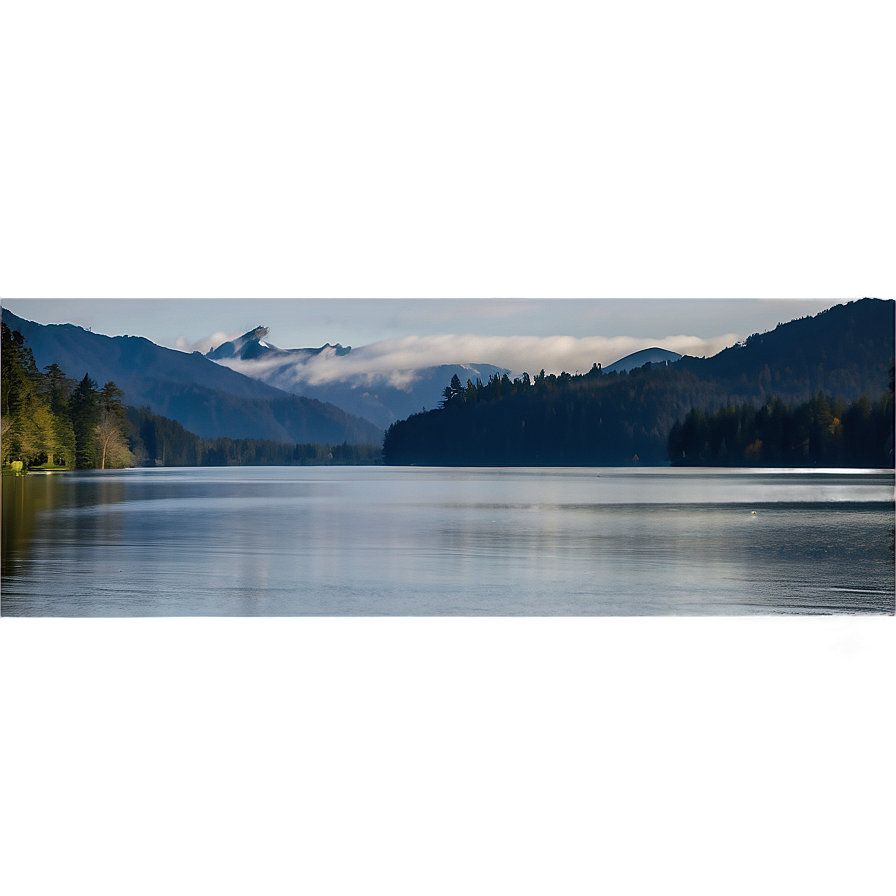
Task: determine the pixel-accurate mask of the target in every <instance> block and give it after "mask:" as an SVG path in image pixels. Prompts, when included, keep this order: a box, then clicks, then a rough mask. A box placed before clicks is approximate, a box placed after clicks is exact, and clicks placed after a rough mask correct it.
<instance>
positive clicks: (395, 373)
mask: <svg viewBox="0 0 896 896" xmlns="http://www.w3.org/2000/svg"><path fill="white" fill-rule="evenodd" d="M221 335H223V334H215V336H214V337H210V339H209V340H204V342H208V343H209V345H211V343H212V342H214V340H215V338H216V337H219V336H221ZM228 338H232V337H228ZM739 338H740V337H739V336H738V335H737V334H734V333H726V334H724V335H721V336H716V337H713V338H710V339H703V338H700V337H698V336H686V335H680V336H660V337H648V338H643V337H634V336H612V337H603V336H585V337H576V336H473V335H443V336H406V337H401V338H396V339H385V340H383V341H381V342H373V343H370V344H369V345H362V346H359V347H358V348H353V349H352V351H351V353H350V354H348V355H342V356H338V355H336V354H335V352H327V351H325V352H322V353H321V354H319V355H316V356H313V357H311V358H308V359H303V358H301V357H300V358H296V359H292V358H287V359H284V358H283V357H280V358H272V359H268V360H259V361H240V360H234V359H232V360H228V361H226V362H225V363H226V366H227V367H230V368H231V369H233V370H237V371H239V372H240V373H246V374H248V375H250V376H252V375H254V376H258V375H259V374H264V375H266V376H267V375H272V374H276V375H277V378H278V380H279V382H280V383H281V384H283V385H287V384H290V385H295V384H299V383H309V384H311V385H320V384H323V383H328V382H332V381H335V380H350V381H353V382H355V383H357V384H358V385H364V384H371V385H372V384H373V383H375V382H378V381H379V382H382V381H384V380H385V381H386V382H388V383H389V384H390V385H392V386H396V387H397V388H407V387H408V385H409V384H410V383H411V382H413V381H414V379H415V374H414V371H415V370H417V369H419V368H422V367H433V366H436V365H439V364H493V365H496V366H498V367H506V368H508V369H509V370H510V371H512V373H513V374H514V375H517V374H520V373H522V372H523V371H528V372H529V373H530V374H532V375H534V374H537V373H538V372H539V371H540V370H541V369H542V368H544V370H545V371H546V372H547V373H557V374H559V373H561V372H563V371H564V370H565V371H567V372H569V373H575V372H576V371H579V372H580V373H584V372H585V371H587V370H589V369H590V368H591V365H592V364H594V363H599V364H601V365H603V366H607V365H609V364H612V363H613V362H614V361H618V360H619V359H620V358H623V357H625V356H626V355H630V354H631V353H632V352H636V351H639V350H641V349H645V348H653V347H657V348H665V349H668V350H670V351H674V352H679V353H680V354H683V355H684V354H687V355H696V356H698V357H700V356H704V355H705V356H710V355H714V354H716V353H717V352H719V351H721V350H722V349H723V348H726V347H727V346H729V345H733V344H734V343H735V342H737V341H738V339H739ZM224 341H226V339H220V338H219V339H218V342H217V343H215V344H216V345H217V344H220V342H224ZM197 344H198V343H197Z"/></svg>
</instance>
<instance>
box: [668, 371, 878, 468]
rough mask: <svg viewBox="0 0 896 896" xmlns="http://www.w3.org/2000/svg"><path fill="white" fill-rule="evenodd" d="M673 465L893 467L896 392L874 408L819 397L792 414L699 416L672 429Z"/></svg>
mask: <svg viewBox="0 0 896 896" xmlns="http://www.w3.org/2000/svg"><path fill="white" fill-rule="evenodd" d="M891 370H892V368H891ZM669 458H670V460H671V461H672V463H673V465H675V466H703V465H705V466H725V467H736V466H749V467H761V466H766V467H767V466H773V467H804V466H810V467H816V466H817V467H892V466H893V390H892V385H891V389H890V391H889V392H888V393H887V394H886V395H884V396H883V397H881V398H880V399H879V400H878V401H876V402H874V403H872V402H871V401H869V400H868V399H867V398H861V399H859V400H858V401H855V402H852V403H849V404H847V402H845V401H844V400H843V399H836V398H835V399H831V398H829V397H828V396H825V395H818V396H816V397H815V398H813V399H810V400H809V401H807V402H803V403H802V404H798V405H790V406H788V405H786V404H785V403H784V402H782V401H780V400H779V399H777V398H772V399H770V400H769V401H768V402H767V403H766V404H765V405H763V406H762V407H760V408H757V407H755V406H754V405H751V404H744V405H739V406H738V405H728V406H726V407H724V408H720V409H719V410H718V411H716V412H715V413H704V412H703V411H701V410H700V409H699V408H693V409H692V410H691V411H690V412H689V413H688V414H687V416H686V417H685V418H684V420H683V421H680V422H677V423H676V424H675V425H674V426H673V427H672V432H671V433H670V434H669Z"/></svg>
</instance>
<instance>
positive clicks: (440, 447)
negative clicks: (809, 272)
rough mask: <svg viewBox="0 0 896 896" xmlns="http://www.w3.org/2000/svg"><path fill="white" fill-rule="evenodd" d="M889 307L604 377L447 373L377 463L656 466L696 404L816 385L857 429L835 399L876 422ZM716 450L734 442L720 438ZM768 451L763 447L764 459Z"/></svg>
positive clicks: (852, 307) (736, 401) (761, 400)
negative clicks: (434, 398)
mask: <svg viewBox="0 0 896 896" xmlns="http://www.w3.org/2000/svg"><path fill="white" fill-rule="evenodd" d="M893 309H894V304H893V302H882V301H879V300H876V299H864V300H862V301H860V302H853V303H851V304H848V305H839V306H836V307H835V308H832V309H829V310H828V311H826V312H823V313H822V314H819V315H816V316H815V317H812V318H803V319H801V320H798V321H792V322H790V323H789V324H782V325H780V326H779V327H778V328H777V329H776V330H774V331H772V332H770V333H765V334H761V335H759V334H757V335H754V336H752V337H750V338H749V339H747V340H745V341H744V343H743V344H741V345H739V346H735V347H732V348H730V349H726V350H725V351H723V352H720V353H719V354H718V355H716V356H714V357H712V358H689V357H685V358H683V359H681V360H680V361H678V362H676V363H674V364H661V365H660V364H656V365H651V364H646V365H644V366H643V367H641V368H638V369H636V370H632V371H630V372H628V373H617V372H612V373H604V372H603V371H602V370H601V368H600V367H599V366H598V365H597V364H595V365H594V366H593V367H592V368H591V370H590V371H589V372H588V373H586V374H583V375H575V376H573V375H571V374H568V373H562V374H560V375H559V376H555V375H553V374H551V375H547V376H546V375H545V373H544V371H542V372H541V373H540V374H539V375H538V376H536V377H534V378H532V377H530V375H529V374H528V373H524V374H523V375H522V376H520V377H517V378H516V379H510V377H509V376H507V375H506V374H505V375H503V376H498V375H495V376H492V377H491V378H490V379H489V380H488V381H487V382H485V383H483V382H481V381H480V380H477V381H476V382H475V383H474V382H472V381H470V380H468V381H467V382H466V384H463V383H461V381H460V379H459V378H458V377H456V376H455V377H454V378H453V379H452V381H451V383H450V385H448V386H447V387H446V388H445V390H444V392H443V401H442V407H441V408H440V409H438V410H434V411H429V412H423V413H420V414H415V415H413V416H411V417H409V418H408V419H407V420H403V421H399V422H397V423H395V424H393V425H392V426H391V427H390V428H389V430H388V431H387V432H386V437H385V440H384V443H383V458H384V462H385V463H387V464H424V465H436V466H438V465H460V466H463V465H483V466H488V465H510V466H596V465H607V466H609V465H618V464H630V463H641V464H665V463H668V461H669V453H668V452H669V435H670V433H671V432H672V430H673V427H674V426H675V425H676V423H678V424H679V425H680V426H683V425H684V424H683V421H684V419H685V417H686V416H687V415H688V414H689V413H690V412H691V411H692V409H694V408H697V409H699V410H700V411H701V412H703V413H704V414H715V413H716V412H717V411H720V410H721V409H722V408H726V407H729V406H741V405H748V404H753V405H757V406H758V405H765V403H766V402H769V401H771V400H772V398H773V397H774V398H777V401H778V402H785V403H788V404H795V403H796V404H798V403H803V404H805V403H808V402H811V401H812V400H813V399H814V397H816V396H818V394H819V393H820V392H823V393H825V394H827V395H834V396H837V398H836V399H830V398H828V399H825V401H827V402H828V404H829V405H830V404H831V402H835V403H837V404H836V407H837V410H838V411H840V412H841V413H842V414H843V416H842V417H838V420H839V421H840V425H841V426H842V427H845V429H844V433H847V431H848V433H852V432H858V431H859V430H860V429H862V427H860V426H859V424H858V423H857V422H854V418H855V420H856V421H857V420H858V419H859V417H862V415H863V414H864V413H865V412H864V410H862V411H861V413H860V411H851V412H849V413H847V410H843V408H842V403H843V402H858V403H859V405H858V406H859V407H860V408H861V409H864V408H866V407H867V408H869V409H870V410H868V415H869V418H870V417H874V418H875V419H877V416H876V415H875V411H874V407H875V406H873V405H872V404H871V402H870V401H869V399H867V398H863V396H866V395H871V396H880V395H881V394H882V393H883V392H884V390H885V388H886V384H887V380H888V373H887V371H888V367H889V366H890V364H891V362H892V358H893V323H894V322H893ZM784 407H785V406H784V405H783V404H782V405H781V408H782V409H783V408H784ZM813 407H814V406H813ZM822 416H823V415H822ZM834 416H837V414H834ZM800 419H802V418H800ZM862 419H864V417H862ZM844 420H846V423H844V422H843V421H844ZM863 425H864V424H863ZM868 425H871V424H868ZM862 431H866V430H864V429H863V430H862ZM848 433H847V434H844V435H843V438H842V439H840V440H839V441H838V442H837V444H838V445H839V446H840V447H839V449H838V450H840V456H841V458H842V461H840V462H842V463H844V464H847V463H849V464H853V463H855V464H859V465H865V462H864V461H862V460H860V458H861V457H864V456H865V454H863V453H862V452H860V451H858V448H857V444H858V443H857V442H855V441H853V440H852V435H850V434H848ZM754 441H755V438H754V439H752V440H751V442H748V443H747V445H749V444H751V443H752V442H754ZM835 441H836V440H835ZM884 442H885V439H884ZM884 442H882V441H881V440H880V439H878V446H877V448H875V449H873V451H872V449H871V448H869V449H868V451H867V452H866V453H873V452H878V453H879V449H880V447H881V445H882V444H883V443H884ZM720 444H721V443H720ZM812 444H813V445H814V442H813V443H812ZM825 444H827V443H825ZM745 449H746V445H745V446H744V450H745ZM726 450H728V451H730V450H732V449H731V446H729V445H728V442H727V441H726ZM774 450H775V449H774V448H773V447H772V445H771V444H770V445H769V448H768V451H767V452H766V460H767V462H771V454H772V453H774ZM782 450H783V449H782ZM794 450H796V449H794ZM680 455H681V452H680V451H679V452H678V454H677V455H676V456H677V458H678V459H679V460H680ZM875 456H878V454H875ZM814 457H815V455H814V454H813V455H812V458H813V459H811V460H810V459H808V458H809V455H806V454H804V455H800V458H801V459H799V460H798V461H797V462H799V463H809V464H811V463H815V462H816V461H815V460H814ZM698 461H699V458H698ZM699 462H703V461H699ZM764 462H765V461H764ZM890 463H892V460H891V461H890Z"/></svg>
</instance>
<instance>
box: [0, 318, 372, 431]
mask: <svg viewBox="0 0 896 896" xmlns="http://www.w3.org/2000/svg"><path fill="white" fill-rule="evenodd" d="M3 322H4V323H5V324H6V325H7V326H8V327H9V328H10V329H12V330H18V331H19V332H20V333H21V334H22V335H23V336H24V337H25V339H26V340H27V344H28V346H29V347H30V348H31V350H32V351H33V353H34V358H35V361H36V362H37V365H38V367H39V368H40V369H43V368H44V367H46V366H47V365H49V364H53V363H55V364H58V365H59V367H60V368H61V369H62V370H63V371H64V372H65V373H66V374H67V375H68V376H70V377H73V378H75V379H81V378H82V377H83V376H84V374H85V373H87V374H89V375H90V377H91V379H93V380H95V381H96V382H97V383H98V384H99V385H102V384H103V383H105V382H108V381H110V380H112V381H114V382H115V383H116V384H117V385H118V386H119V388H121V389H123V390H124V393H125V401H126V403H127V404H129V405H132V406H147V407H149V408H150V410H151V411H153V412H154V413H156V414H161V415H163V416H165V417H169V418H170V419H172V420H175V421H177V422H178V423H180V424H181V425H182V426H184V427H185V428H186V429H188V430H189V431H190V432H193V433H196V434H197V435H199V436H202V437H204V438H210V439H214V438H221V437H229V438H255V439H270V440H272V441H278V442H293V443H312V442H314V443H329V444H331V445H332V444H341V443H342V442H348V443H350V444H361V443H378V442H379V441H380V440H381V439H382V429H381V428H380V427H378V426H376V425H375V424H373V423H371V422H369V421H368V420H363V419H360V418H359V417H356V416H353V415H351V414H348V413H346V412H345V411H344V410H342V409H341V408H338V407H335V406H333V405H331V404H327V403H324V402H320V401H316V400H314V399H311V398H302V397H299V396H297V395H293V394H290V393H287V392H284V391H282V390H280V389H276V388H274V387H273V386H269V385H267V384H265V383H261V382H258V381H257V380H254V379H252V378H251V377H247V376H243V375H242V374H240V373H237V372H235V371H233V370H228V369H227V368H226V367H222V366H220V365H219V364H215V363H214V362H213V361H210V360H209V359H207V358H205V357H203V356H202V355H201V354H199V353H198V352H193V353H192V354H185V353H184V352H179V351H174V350H173V349H168V348H163V347H162V346H159V345H156V344H155V343H153V342H150V341H149V340H148V339H144V338H142V337H139V336H114V337H110V336H102V335H100V334H98V333H92V332H89V331H87V330H85V329H83V328H81V327H77V326H74V325H73V324H51V325H43V324H39V323H35V322H34V321H28V320H25V319H23V318H21V317H18V316H17V315H15V314H13V313H12V312H10V311H9V310H8V309H6V308H4V309H3Z"/></svg>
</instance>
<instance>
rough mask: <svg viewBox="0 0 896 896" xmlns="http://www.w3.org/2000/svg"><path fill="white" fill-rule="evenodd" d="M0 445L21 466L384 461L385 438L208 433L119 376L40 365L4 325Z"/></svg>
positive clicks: (7, 458)
mask: <svg viewBox="0 0 896 896" xmlns="http://www.w3.org/2000/svg"><path fill="white" fill-rule="evenodd" d="M0 358H2V371H0V372H2V399H0V405H2V407H0V410H2V414H0V420H2V435H0V451H2V463H3V465H4V466H6V465H9V464H18V463H20V464H22V468H35V467H57V468H64V469H114V468H121V467H129V466H169V467H177V466H237V465H271V466H273V465H277V466H294V465H313V466H326V465H330V464H379V463H381V462H382V448H381V446H380V445H350V444H348V443H343V444H341V445H326V444H324V445H320V444H297V445H294V444H290V443H283V442H275V441H272V440H268V439H228V438H218V439H204V438H201V437H200V436H198V435H196V434H195V433H191V432H189V431H188V430H186V429H184V427H183V426H181V424H180V423H177V422H176V421H174V420H169V419H168V418H166V417H162V416H159V415H158V414H153V413H152V412H151V411H150V409H149V408H146V407H144V408H139V409H138V408H133V407H128V406H126V405H125V403H124V398H125V396H124V393H123V392H122V390H121V389H120V388H118V386H116V385H115V383H114V382H108V383H106V384H105V385H104V386H103V387H102V388H99V387H98V386H97V384H96V383H95V382H94V381H93V380H92V379H91V378H90V376H89V374H86V373H85V375H84V378H83V379H82V380H81V381H80V382H76V381H75V380H73V379H71V378H69V377H68V376H66V375H65V373H64V372H63V371H62V370H60V368H59V367H58V365H56V364H50V365H48V366H47V367H45V368H44V369H43V371H41V370H39V369H38V367H37V363H36V362H35V360H34V355H33V353H32V351H31V349H30V348H29V347H28V345H27V344H26V341H25V339H24V337H23V336H22V334H21V333H19V332H18V331H17V330H10V328H9V327H8V326H7V325H6V324H3V332H2V354H0Z"/></svg>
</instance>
